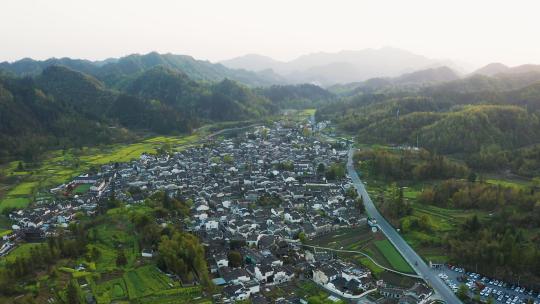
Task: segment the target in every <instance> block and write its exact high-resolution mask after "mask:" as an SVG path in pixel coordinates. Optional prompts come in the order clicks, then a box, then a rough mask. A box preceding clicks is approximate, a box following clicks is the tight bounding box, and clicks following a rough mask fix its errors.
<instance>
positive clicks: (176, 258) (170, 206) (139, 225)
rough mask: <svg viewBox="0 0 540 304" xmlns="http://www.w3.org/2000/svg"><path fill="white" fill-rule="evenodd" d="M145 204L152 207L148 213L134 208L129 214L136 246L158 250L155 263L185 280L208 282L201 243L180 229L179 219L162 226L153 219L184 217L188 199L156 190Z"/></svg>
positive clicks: (187, 214)
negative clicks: (135, 235)
mask: <svg viewBox="0 0 540 304" xmlns="http://www.w3.org/2000/svg"><path fill="white" fill-rule="evenodd" d="M145 205H146V206H148V207H150V208H152V212H151V213H138V212H135V213H132V214H131V215H130V218H131V221H132V223H133V224H134V226H135V232H136V233H137V235H138V240H139V245H140V247H141V248H152V249H154V250H156V251H157V252H158V261H157V266H158V267H159V268H160V269H162V270H164V271H167V272H170V273H174V274H176V275H178V276H179V277H180V278H181V279H182V281H184V282H186V283H192V282H194V281H195V280H197V281H198V282H200V283H201V284H203V285H204V286H211V281H210V279H209V277H208V266H207V264H206V260H205V253H204V247H203V246H202V244H201V243H200V242H199V239H198V238H197V237H196V236H194V235H192V234H190V233H187V232H184V231H182V227H181V225H180V223H181V222H179V223H178V224H177V225H167V226H166V227H162V226H161V225H158V223H157V219H165V218H167V219H170V220H174V219H178V218H180V219H184V218H187V217H188V216H189V214H190V207H191V202H190V201H189V200H184V199H182V198H180V197H171V196H170V195H169V193H167V192H164V191H159V192H156V193H154V194H153V195H152V196H150V197H149V198H148V199H147V200H146V201H145Z"/></svg>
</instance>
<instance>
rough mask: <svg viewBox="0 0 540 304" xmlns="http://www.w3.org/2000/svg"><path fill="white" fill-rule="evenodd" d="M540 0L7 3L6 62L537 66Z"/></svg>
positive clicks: (1, 36)
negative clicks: (347, 57)
mask: <svg viewBox="0 0 540 304" xmlns="http://www.w3.org/2000/svg"><path fill="white" fill-rule="evenodd" d="M539 16H540V1H538V0H531V1H519V0H514V1H509V0H508V1H497V0H495V1H494V0H491V1H487V0H486V1H484V0H466V1H461V0H447V1H437V0H425V1H424V0H395V1H387V0H384V1H381V0H371V1H363V0H350V1H349V0H347V1H345V0H332V1H318V0H268V1H258V0H215V1H209V0H192V1H185V0H184V1H164V0H147V1H137V0H129V1H128V0H106V1H104V0H87V1H77V0H39V1H38V0H4V1H2V3H1V9H0V41H1V44H0V61H4V60H8V61H13V60H17V59H20V58H23V57H32V58H36V59H45V58H49V57H53V56H54V57H64V56H67V57H76V58H87V59H104V58H107V57H118V56H123V55H126V54H130V53H146V52H150V51H158V52H160V53H168V52H170V53H176V54H189V55H192V56H194V57H196V58H199V59H208V60H211V61H218V60H222V59H228V58H231V57H235V56H240V55H244V54H247V53H258V54H263V55H268V56H271V57H274V58H276V59H279V60H290V59H294V58H295V57H297V56H299V55H302V54H305V53H313V52H320V51H326V52H334V51H340V50H359V49H364V48H379V47H382V46H393V47H397V48H402V49H406V50H410V51H412V52H415V53H418V54H421V55H425V56H428V57H431V58H440V59H443V58H448V59H452V60H455V61H458V62H459V61H463V62H469V63H471V64H473V65H474V66H479V65H483V64H486V63H489V62H493V61H498V62H503V63H506V64H510V65H517V64H522V63H540V17H539Z"/></svg>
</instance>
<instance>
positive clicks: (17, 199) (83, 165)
mask: <svg viewBox="0 0 540 304" xmlns="http://www.w3.org/2000/svg"><path fill="white" fill-rule="evenodd" d="M202 135H203V134H195V135H189V136H156V137H152V138H149V139H145V140H142V141H140V142H137V143H131V144H114V145H108V146H101V147H92V148H89V147H85V148H82V149H70V150H67V151H61V150H56V151H51V152H49V153H48V154H47V155H46V156H45V157H44V159H43V161H41V162H40V163H39V164H34V165H32V166H27V167H26V169H25V171H19V170H17V166H18V163H19V162H18V161H13V162H10V163H8V164H6V165H4V166H2V167H0V173H1V174H3V175H5V176H16V177H17V178H18V179H19V180H18V181H17V182H16V183H15V184H14V185H0V188H8V191H7V192H6V194H5V195H4V196H3V197H2V198H0V211H1V210H3V209H5V208H10V207H15V208H24V207H26V206H27V205H28V204H29V203H30V202H31V200H32V199H33V197H32V195H33V194H34V193H36V192H37V191H38V190H40V189H43V190H45V191H48V189H49V188H52V187H55V186H58V185H60V184H63V183H66V182H68V181H69V180H71V179H73V178H74V177H76V176H77V175H79V174H81V173H83V172H87V171H88V170H89V169H90V168H91V167H95V168H96V167H99V166H101V165H104V164H109V163H114V162H128V161H131V160H133V159H136V158H138V157H140V155H141V154H142V153H149V154H155V153H156V150H157V149H158V148H160V147H162V146H163V145H169V146H170V147H172V149H173V150H180V149H183V148H186V147H187V146H189V145H192V144H195V143H196V142H197V141H199V140H200V138H201V136H202ZM2 186H3V187H2ZM86 190H87V189H84V188H82V189H81V190H76V191H75V193H76V194H78V193H83V192H84V191H86Z"/></svg>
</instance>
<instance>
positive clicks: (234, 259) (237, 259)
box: [227, 250, 242, 267]
mask: <svg viewBox="0 0 540 304" xmlns="http://www.w3.org/2000/svg"><path fill="white" fill-rule="evenodd" d="M227 258H228V260H229V267H240V266H242V255H241V254H240V252H238V251H235V250H233V251H231V252H229V254H228V255H227Z"/></svg>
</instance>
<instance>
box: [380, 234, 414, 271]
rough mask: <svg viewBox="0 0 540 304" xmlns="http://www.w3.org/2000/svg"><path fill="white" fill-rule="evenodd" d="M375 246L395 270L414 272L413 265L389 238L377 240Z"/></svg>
mask: <svg viewBox="0 0 540 304" xmlns="http://www.w3.org/2000/svg"><path fill="white" fill-rule="evenodd" d="M375 246H376V247H377V249H378V250H379V251H380V252H381V253H382V254H383V256H384V257H385V258H386V259H387V260H388V262H389V263H390V265H392V268H393V269H394V270H397V271H400V272H405V273H414V270H413V269H412V268H411V266H410V265H409V264H408V263H407V261H405V259H404V258H403V257H402V256H401V254H399V252H398V251H397V250H396V248H394V245H392V244H391V243H390V241H388V240H380V241H375Z"/></svg>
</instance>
